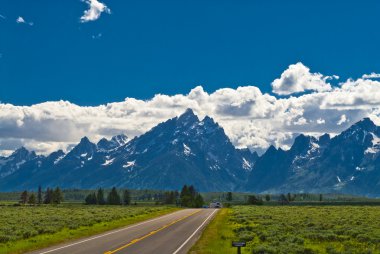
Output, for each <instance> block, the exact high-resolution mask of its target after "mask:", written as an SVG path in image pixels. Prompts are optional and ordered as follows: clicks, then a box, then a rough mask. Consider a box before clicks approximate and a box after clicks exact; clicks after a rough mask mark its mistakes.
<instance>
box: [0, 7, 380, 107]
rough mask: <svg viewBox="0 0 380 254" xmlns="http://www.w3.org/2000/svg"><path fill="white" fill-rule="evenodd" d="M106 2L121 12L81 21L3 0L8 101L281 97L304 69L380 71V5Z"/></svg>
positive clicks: (0, 88)
mask: <svg viewBox="0 0 380 254" xmlns="http://www.w3.org/2000/svg"><path fill="white" fill-rule="evenodd" d="M101 2H103V3H104V4H106V5H107V6H108V8H109V9H110V10H111V14H107V13H102V14H101V16H100V18H99V19H97V20H95V21H91V22H86V23H81V22H80V17H81V16H82V15H83V12H84V11H85V10H86V9H87V8H88V5H87V4H86V3H85V2H82V1H80V0H61V1H51V0H38V1H30V0H3V1H2V3H1V6H0V15H2V17H4V18H2V17H0V31H1V33H2V36H1V39H0V54H1V58H0V101H1V102H6V103H12V104H14V105H31V104H35V103H39V102H44V101H52V100H60V99H64V100H68V101H70V102H73V103H76V104H78V105H99V104H103V103H107V102H113V101H122V100H124V98H125V97H134V98H139V99H148V98H151V97H153V96H154V95H155V94H157V93H162V94H168V95H173V94H179V93H181V94H186V93H188V92H189V91H190V90H191V89H192V88H194V87H195V86H197V85H202V86H203V88H204V89H205V90H206V91H207V92H210V93H211V92H214V91H215V90H217V89H219V88H225V87H231V88H236V87H238V86H246V85H255V86H257V87H259V88H260V89H261V90H262V91H263V92H271V86H270V84H271V82H272V81H273V80H274V79H276V78H278V77H279V76H280V75H281V73H282V72H283V71H284V70H285V69H286V68H287V67H288V66H289V65H290V64H294V63H297V62H302V63H304V64H305V65H307V66H308V67H310V68H311V70H312V71H316V72H320V73H324V74H326V75H333V74H336V75H339V76H340V77H341V78H342V79H343V80H344V79H347V78H348V77H353V78H358V77H360V76H361V75H362V74H363V73H370V72H378V71H379V70H380V61H379V59H380V48H379V45H380V29H379V26H380V22H379V19H378V17H379V15H378V14H379V13H380V1H343V0H342V1H338V0H337V1H321V0H318V1H301V0H292V1H282V0H281V1H280V0H278V1H252V0H251V1H248V0H247V1H243V0H242V1H223V0H210V1H200V0H199V1H181V0H176V1H174V0H173V1H168V0H166V1H165V0H163V1H147V0H138V1H137V0H136V1H129V0H123V1H120V0H102V1H101ZM18 17H23V19H24V20H25V22H26V23H16V19H17V18H18ZM29 22H32V23H33V25H29V24H28V23H29ZM100 34H101V36H100Z"/></svg>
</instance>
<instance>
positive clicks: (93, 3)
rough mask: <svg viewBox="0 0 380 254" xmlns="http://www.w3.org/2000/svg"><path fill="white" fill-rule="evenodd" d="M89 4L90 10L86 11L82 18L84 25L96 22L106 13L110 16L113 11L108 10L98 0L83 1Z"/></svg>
mask: <svg viewBox="0 0 380 254" xmlns="http://www.w3.org/2000/svg"><path fill="white" fill-rule="evenodd" d="M82 1H83V2H85V3H87V4H88V6H89V9H88V10H85V11H84V13H83V16H82V17H81V18H80V21H81V22H82V23H85V22H89V21H95V20H97V19H99V18H100V15H101V14H102V13H103V12H105V13H108V14H110V13H111V9H110V8H108V7H107V6H106V5H105V4H104V3H101V2H99V1H98V0H82Z"/></svg>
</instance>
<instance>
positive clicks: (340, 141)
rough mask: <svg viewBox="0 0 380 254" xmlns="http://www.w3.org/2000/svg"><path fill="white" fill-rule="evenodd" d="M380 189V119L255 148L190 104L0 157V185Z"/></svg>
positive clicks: (376, 191) (317, 190)
mask: <svg viewBox="0 0 380 254" xmlns="http://www.w3.org/2000/svg"><path fill="white" fill-rule="evenodd" d="M184 184H192V185H195V186H196V187H197V189H199V190H201V191H249V192H256V193H267V192H269V193H287V192H297V193H298V192H310V193H327V192H329V193H331V192H337V193H347V194H355V195H365V196H380V127H378V126H376V125H375V124H374V123H373V122H372V121H371V120H370V119H369V118H365V119H363V120H362V121H360V122H358V123H356V124H354V125H352V126H351V127H350V128H349V129H347V130H345V131H343V132H342V133H341V134H339V135H337V136H335V137H333V138H331V137H330V136H329V135H328V134H325V135H322V136H321V137H319V138H316V137H312V136H305V135H302V134H301V135H299V136H298V137H297V138H296V139H295V141H294V144H293V145H292V147H291V148H290V149H289V150H282V149H281V148H278V149H277V148H275V147H273V146H271V147H269V148H268V150H267V151H266V152H265V153H264V154H263V155H261V156H259V155H258V154H257V153H256V152H251V151H250V150H249V149H238V148H236V147H234V145H233V144H232V143H231V141H230V139H229V138H228V136H227V135H226V134H225V132H224V130H223V128H222V127H221V126H219V125H218V123H216V122H215V121H214V120H213V119H212V118H210V117H208V116H206V117H205V118H204V119H202V120H200V119H199V118H198V117H197V116H196V115H195V114H194V113H193V111H192V110H191V109H188V110H186V112H185V113H183V114H182V115H180V116H178V117H175V118H172V119H169V120H167V121H166V122H163V123H160V124H158V125H157V126H155V127H154V128H152V129H151V130H150V131H148V132H146V133H145V134H143V135H141V136H139V137H135V138H133V139H131V140H130V139H128V138H127V137H126V136H125V135H118V136H115V137H113V138H112V139H110V140H107V139H101V140H100V141H99V142H98V143H97V144H95V143H92V142H91V141H90V140H89V139H88V138H87V137H84V138H82V139H81V141H80V142H79V144H77V145H76V146H75V147H74V148H73V149H71V150H70V151H69V152H67V153H64V152H63V151H61V150H59V151H56V152H54V153H52V154H50V155H48V156H43V155H37V154H36V153H34V152H31V151H28V150H27V149H25V148H20V149H18V150H16V151H15V152H14V153H13V154H11V155H10V156H9V157H0V191H16V190H24V189H35V188H37V187H38V186H39V185H41V186H43V187H55V186H60V187H61V188H78V189H94V188H98V187H104V188H109V187H113V186H116V187H119V188H131V189H164V190H165V189H167V190H172V189H180V188H181V187H182V186H183V185H184Z"/></svg>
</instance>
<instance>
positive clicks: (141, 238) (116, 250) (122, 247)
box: [104, 210, 201, 254]
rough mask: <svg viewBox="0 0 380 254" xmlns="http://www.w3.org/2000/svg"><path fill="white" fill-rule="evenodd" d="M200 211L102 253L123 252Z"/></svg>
mask: <svg viewBox="0 0 380 254" xmlns="http://www.w3.org/2000/svg"><path fill="white" fill-rule="evenodd" d="M200 211H201V210H198V211H196V212H193V213H191V214H189V215H186V216H184V217H182V218H180V219H177V220H175V221H172V222H170V223H169V224H166V225H164V226H162V227H160V228H159V229H156V230H153V231H152V232H150V233H148V234H146V235H144V236H142V237H140V238H136V239H133V240H132V241H130V242H129V243H127V244H126V245H123V246H121V247H119V248H117V249H115V250H110V251H107V252H104V254H113V253H116V252H118V251H121V250H123V249H125V248H127V247H129V246H131V245H132V244H135V243H137V242H140V241H141V240H143V239H145V238H147V237H149V236H151V235H154V234H156V233H158V232H160V231H161V230H164V229H165V228H167V227H170V226H171V225H173V224H175V223H177V222H180V221H182V220H184V219H186V218H188V217H190V216H192V215H194V214H196V213H199V212H200Z"/></svg>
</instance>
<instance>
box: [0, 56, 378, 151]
mask: <svg viewBox="0 0 380 254" xmlns="http://www.w3.org/2000/svg"><path fill="white" fill-rule="evenodd" d="M378 77H379V74H376V73H371V74H364V75H363V76H362V78H359V79H356V80H353V79H348V80H346V81H343V82H341V83H339V84H338V85H335V86H334V85H332V84H330V83H328V81H329V80H330V79H337V78H338V77H337V76H324V75H323V74H320V73H312V72H310V69H309V68H308V67H306V66H304V65H303V64H302V63H297V64H294V65H290V66H289V68H288V69H287V70H285V71H284V72H283V73H282V74H281V75H280V78H278V79H276V80H274V81H273V82H272V88H273V93H272V94H268V93H262V92H261V91H260V89H259V88H258V87H255V86H244V87H238V88H237V89H231V88H223V89H219V90H216V91H215V92H213V93H207V92H205V91H204V89H203V88H202V87H201V86H198V87H195V88H194V89H192V90H191V91H190V92H189V93H188V94H185V95H183V94H177V95H173V96H168V95H162V94H158V95H155V96H154V97H153V98H152V99H150V100H138V99H134V98H126V99H125V101H122V102H113V103H108V104H106V105H99V106H95V107H87V106H78V105H75V104H73V103H70V102H68V101H56V102H45V103H41V104H35V105H32V106H15V105H11V104H0V151H1V153H2V154H9V153H10V152H12V151H13V150H14V149H16V148H18V147H20V146H25V147H27V148H28V149H31V150H35V151H36V152H37V153H43V154H47V153H50V152H52V151H54V150H57V149H64V150H65V149H69V148H70V147H71V146H72V145H73V144H75V143H77V142H78V141H79V140H80V138H81V137H83V136H88V137H89V138H90V139H91V140H93V141H97V140H99V139H100V138H102V137H111V136H113V135H117V134H120V133H124V134H126V135H127V136H128V137H129V138H133V137H134V136H138V135H141V134H142V133H144V132H146V131H148V130H149V129H150V128H152V127H153V126H155V125H157V124H158V123H160V122H162V121H165V120H167V119H168V118H172V117H175V116H177V115H179V114H181V113H183V112H184V111H185V110H186V108H192V109H193V110H194V111H195V113H196V114H198V116H199V117H201V118H202V117H204V116H205V115H209V116H211V117H213V118H214V119H215V120H216V121H217V122H218V123H219V124H220V125H221V126H222V127H223V128H224V129H225V131H226V134H227V135H228V136H229V137H230V139H231V141H232V142H233V143H234V144H235V145H236V146H238V147H248V148H250V149H252V150H256V151H258V152H263V151H264V150H265V149H267V148H268V147H269V146H270V145H274V146H276V147H282V148H284V149H287V148H288V147H289V146H290V145H291V143H292V142H293V139H294V137H295V136H296V135H298V134H300V133H304V134H310V135H315V136H318V135H322V134H324V133H330V134H332V135H334V134H335V133H339V132H341V131H342V130H344V129H345V128H347V127H348V126H350V125H351V124H353V123H354V122H356V121H359V120H361V119H362V118H364V117H370V118H371V119H372V120H373V121H375V123H377V124H379V125H380V81H379V80H376V79H377V78H378ZM278 95H281V96H278Z"/></svg>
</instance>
